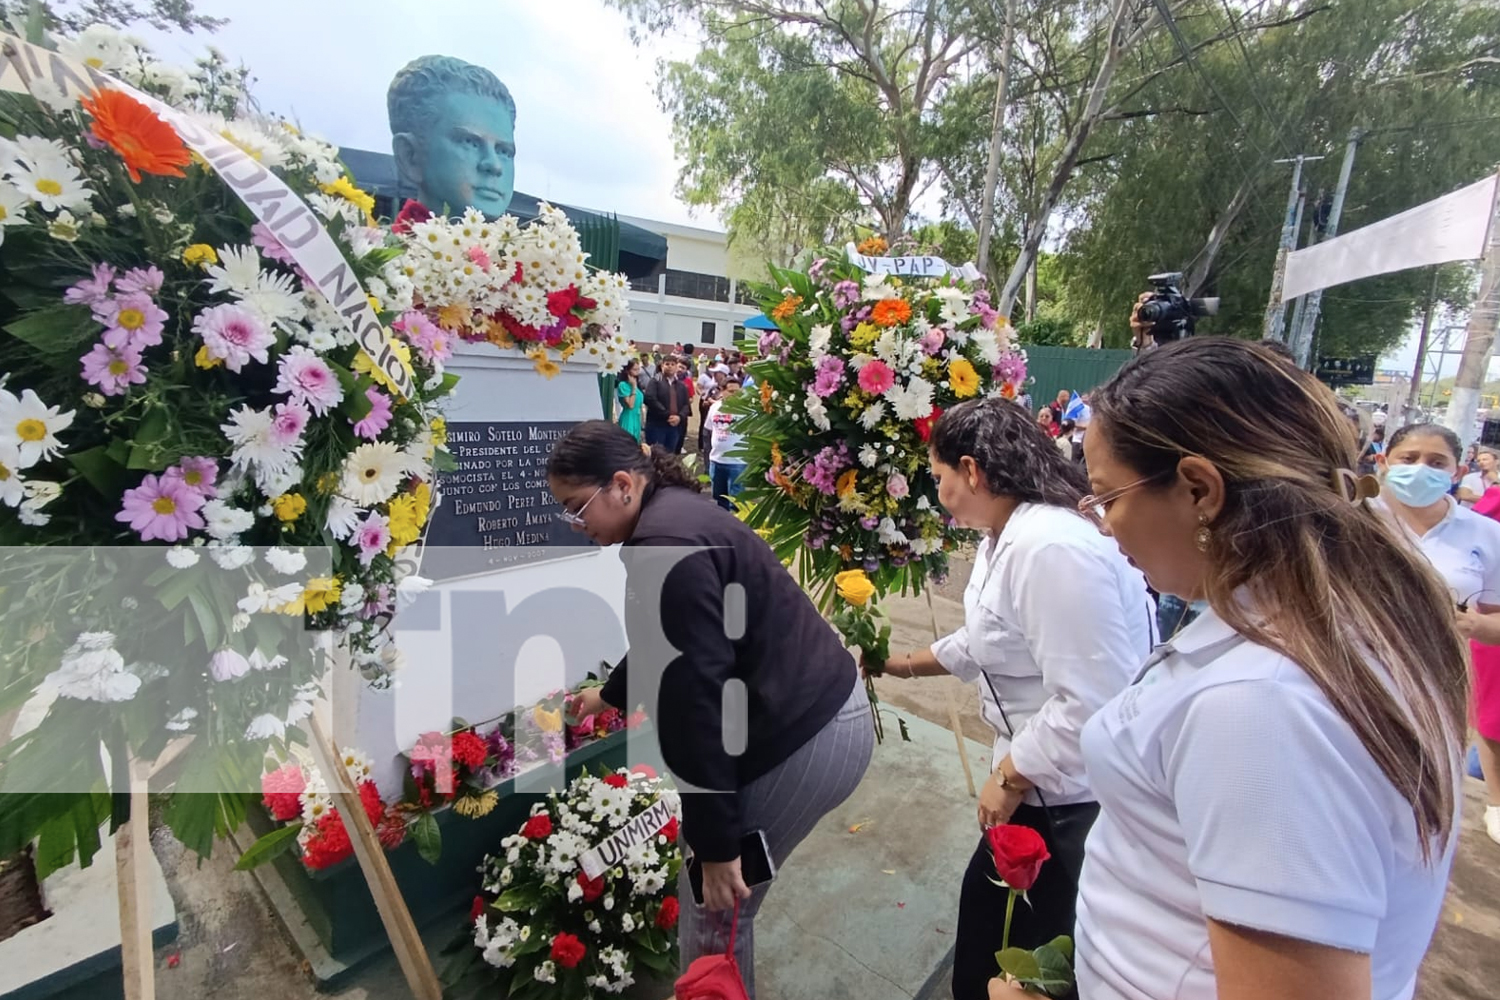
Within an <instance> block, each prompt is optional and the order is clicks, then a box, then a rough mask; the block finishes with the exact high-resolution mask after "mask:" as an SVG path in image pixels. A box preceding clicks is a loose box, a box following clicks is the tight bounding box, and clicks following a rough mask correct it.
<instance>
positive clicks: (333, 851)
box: [236, 747, 407, 871]
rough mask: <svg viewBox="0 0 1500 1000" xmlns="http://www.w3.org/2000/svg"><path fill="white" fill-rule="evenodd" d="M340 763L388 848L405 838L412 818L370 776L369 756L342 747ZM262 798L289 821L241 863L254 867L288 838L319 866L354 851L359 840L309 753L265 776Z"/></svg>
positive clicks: (268, 807) (309, 864)
mask: <svg viewBox="0 0 1500 1000" xmlns="http://www.w3.org/2000/svg"><path fill="white" fill-rule="evenodd" d="M340 763H342V765H343V767H344V769H345V770H346V771H348V773H349V780H350V781H351V782H353V783H354V787H355V788H356V789H357V790H358V791H359V800H360V804H361V805H363V806H364V810H365V815H366V816H367V817H369V820H370V825H371V826H373V827H374V828H375V833H376V835H377V836H378V837H379V838H380V842H381V844H383V845H384V846H385V848H386V850H390V849H392V848H395V847H398V846H400V844H401V843H402V842H403V841H404V840H405V839H406V828H407V821H406V817H405V816H404V814H403V811H402V810H401V809H400V808H399V806H397V805H396V804H395V803H387V802H385V801H383V800H382V799H381V798H380V789H378V788H377V787H375V782H374V781H372V780H371V779H370V758H369V757H368V756H367V755H366V754H364V753H361V752H360V751H359V750H356V749H355V748H353V747H345V748H344V749H343V750H342V751H340ZM261 796H262V797H261V801H262V804H263V805H264V806H265V808H266V811H267V812H269V813H270V814H271V816H272V818H273V819H276V820H278V821H281V822H284V823H286V824H287V825H286V826H285V827H283V828H282V829H280V830H278V831H276V832H275V833H273V834H271V835H270V836H268V837H265V838H262V839H261V840H260V841H257V842H256V844H255V845H252V849H251V850H249V851H246V852H245V854H244V855H242V856H241V857H240V861H239V863H238V864H237V866H236V867H238V868H241V869H247V868H252V867H254V866H255V865H256V864H259V863H260V861H262V860H266V859H267V858H269V857H271V856H274V854H276V853H280V849H281V848H282V845H283V842H287V843H286V846H290V840H291V839H292V838H295V839H296V843H297V846H298V847H299V848H300V849H301V852H302V863H303V864H305V865H306V866H307V867H308V868H310V869H313V870H315V871H316V870H318V869H322V868H328V867H330V866H332V865H335V864H337V863H338V862H340V861H343V860H344V859H345V858H347V857H350V856H351V855H352V854H353V853H354V844H353V842H352V841H351V840H350V838H349V830H348V828H347V827H345V826H344V819H343V817H342V816H340V815H339V811H338V809H337V807H335V806H334V804H333V797H332V795H331V794H330V790H329V788H328V783H327V782H326V781H325V780H324V778H323V775H322V774H321V773H320V772H319V771H318V769H317V767H315V766H314V765H313V764H312V763H311V762H310V761H308V760H307V759H305V757H299V758H298V759H294V760H290V761H287V762H286V763H284V764H281V765H280V766H278V767H275V768H273V769H271V770H268V771H266V773H265V774H264V775H262V776H261Z"/></svg>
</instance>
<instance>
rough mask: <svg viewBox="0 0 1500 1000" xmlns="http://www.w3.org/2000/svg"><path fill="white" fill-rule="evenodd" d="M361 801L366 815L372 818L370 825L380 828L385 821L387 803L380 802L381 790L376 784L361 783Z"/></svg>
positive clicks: (371, 782)
mask: <svg viewBox="0 0 1500 1000" xmlns="http://www.w3.org/2000/svg"><path fill="white" fill-rule="evenodd" d="M359 801H360V803H361V804H362V805H363V806H364V807H365V815H366V816H368V817H370V825H371V826H379V825H380V821H381V820H383V819H385V803H384V802H382V801H380V789H379V788H377V787H375V782H373V781H361V782H360V783H359Z"/></svg>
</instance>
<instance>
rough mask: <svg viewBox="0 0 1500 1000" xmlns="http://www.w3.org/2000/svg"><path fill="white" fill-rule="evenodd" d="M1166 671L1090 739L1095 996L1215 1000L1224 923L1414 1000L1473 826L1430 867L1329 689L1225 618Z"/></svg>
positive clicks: (1193, 639)
mask: <svg viewBox="0 0 1500 1000" xmlns="http://www.w3.org/2000/svg"><path fill="white" fill-rule="evenodd" d="M1158 653H1159V654H1163V653H1164V658H1163V659H1161V660H1160V662H1158V663H1156V664H1155V665H1154V666H1151V667H1150V668H1149V670H1148V671H1147V672H1146V673H1145V675H1144V677H1143V678H1142V679H1141V681H1140V682H1139V683H1137V684H1134V685H1132V686H1131V687H1129V688H1128V689H1126V690H1125V691H1124V692H1122V693H1121V694H1120V695H1119V696H1118V697H1117V698H1115V699H1114V700H1113V701H1111V702H1110V703H1109V704H1108V705H1106V706H1105V707H1104V708H1103V710H1101V711H1100V712H1099V713H1098V714H1097V715H1095V716H1094V717H1093V718H1092V719H1091V720H1089V723H1088V725H1087V726H1086V727H1085V728H1084V733H1083V753H1084V758H1085V760H1086V761H1087V763H1088V773H1089V779H1090V780H1091V781H1092V782H1093V785H1094V791H1095V792H1096V793H1097V794H1098V797H1099V803H1100V805H1101V807H1102V809H1101V812H1100V816H1099V820H1098V822H1097V823H1095V824H1094V828H1093V830H1092V831H1091V833H1090V834H1089V839H1088V844H1087V854H1086V856H1085V860H1084V865H1083V875H1082V878H1081V881H1080V885H1079V895H1078V934H1077V939H1078V948H1077V955H1078V967H1077V971H1078V987H1079V996H1080V997H1082V998H1083V1000H1168V998H1171V1000H1214V998H1215V997H1216V996H1217V986H1216V983H1215V979H1214V966H1213V955H1212V954H1211V952H1210V949H1209V944H1208V925H1207V923H1206V920H1207V919H1208V918H1210V917H1212V918H1213V919H1215V920H1219V921H1221V922H1225V923H1231V924H1236V925H1239V926H1243V927H1250V928H1254V929H1257V930H1263V931H1268V932H1271V933H1276V934H1282V935H1285V936H1287V937H1292V938H1298V939H1301V940H1306V941H1314V942H1317V943H1319V944H1324V945H1329V946H1332V947H1335V948H1341V949H1345V950H1348V951H1355V952H1360V953H1362V954H1368V955H1370V956H1371V972H1372V978H1373V983H1374V989H1373V991H1372V993H1371V997H1372V1000H1407V998H1409V997H1411V996H1412V994H1413V992H1414V990H1415V988H1416V976H1417V967H1418V965H1419V964H1420V963H1421V961H1422V956H1423V954H1424V953H1425V952H1426V950H1427V945H1428V943H1429V941H1430V940H1431V938H1432V932H1433V929H1434V928H1435V927H1436V925H1437V919H1438V915H1439V912H1440V910H1441V908H1442V903H1443V893H1444V889H1445V888H1446V886H1447V883H1448V872H1449V869H1450V868H1451V867H1452V864H1453V849H1454V845H1455V843H1456V842H1457V839H1458V838H1457V835H1456V834H1457V829H1458V817H1457V816H1456V815H1455V817H1454V831H1455V835H1454V836H1453V837H1450V838H1449V841H1448V844H1447V849H1446V850H1444V851H1442V852H1441V853H1436V854H1435V855H1434V858H1433V863H1432V864H1431V865H1425V864H1424V863H1423V862H1422V858H1421V851H1420V845H1419V843H1418V839H1417V828H1416V822H1415V820H1414V819H1413V817H1412V810H1411V804H1410V803H1408V802H1407V801H1406V800H1405V799H1404V798H1403V797H1402V796H1401V795H1400V794H1399V793H1398V792H1397V791H1396V789H1395V787H1394V786H1393V785H1392V784H1391V783H1390V782H1389V781H1388V780H1386V777H1385V775H1384V774H1383V773H1382V772H1381V770H1380V768H1379V767H1377V766H1376V764H1375V761H1374V759H1373V758H1372V757H1371V756H1370V754H1369V753H1368V752H1367V751H1366V750H1365V749H1364V747H1363V746H1362V745H1361V744H1360V742H1359V739H1358V738H1357V737H1356V736H1355V734H1354V730H1353V729H1351V728H1350V727H1349V725H1348V724H1347V723H1346V722H1344V720H1343V719H1342V717H1340V716H1339V715H1338V713H1337V712H1336V711H1335V710H1334V708H1333V706H1332V705H1331V704H1330V703H1329V701H1328V699H1327V698H1326V697H1324V695H1323V693H1322V692H1321V691H1320V690H1319V689H1318V687H1317V685H1316V684H1314V683H1313V681H1312V679H1311V678H1309V677H1308V676H1307V674H1306V673H1305V672H1304V671H1303V670H1302V668H1301V667H1299V666H1297V665H1296V664H1295V663H1293V662H1292V661H1291V660H1289V659H1287V658H1285V657H1283V656H1281V655H1280V654H1278V653H1276V652H1274V651H1272V650H1270V649H1267V648H1265V647H1263V646H1257V645H1254V644H1252V643H1250V642H1248V641H1246V640H1244V639H1241V638H1240V637H1239V636H1237V635H1236V634H1235V633H1234V631H1233V630H1231V629H1230V627H1229V626H1228V625H1227V624H1225V623H1224V621H1223V620H1222V619H1221V618H1219V616H1218V615H1216V614H1215V613H1214V612H1213V611H1211V610H1210V611H1206V612H1204V614H1203V615H1202V617H1200V618H1199V619H1198V620H1197V621H1195V622H1193V623H1192V624H1191V625H1189V626H1188V627H1187V628H1186V629H1184V630H1183V631H1182V632H1181V633H1179V634H1178V636H1177V637H1176V638H1175V639H1173V640H1172V643H1171V644H1170V645H1169V646H1164V647H1162V650H1160V651H1158ZM1152 659H1153V660H1155V659H1156V657H1152ZM1149 662H1151V661H1148V663H1149ZM1461 780H1462V779H1461V776H1460V773H1459V770H1458V759H1457V757H1456V756H1455V758H1454V761H1453V783H1454V788H1455V789H1458V787H1459V782H1460V781H1461ZM1455 798H1456V800H1457V801H1458V802H1459V803H1461V802H1462V800H1463V796H1462V794H1461V793H1456V795H1455Z"/></svg>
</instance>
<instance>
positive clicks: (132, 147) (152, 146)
mask: <svg viewBox="0 0 1500 1000" xmlns="http://www.w3.org/2000/svg"><path fill="white" fill-rule="evenodd" d="M82 104H83V107H84V110H86V111H87V112H88V113H89V114H90V115H91V116H92V117H93V119H94V129H93V131H94V136H95V138H97V139H98V140H99V141H100V142H103V143H105V144H107V145H108V146H109V147H110V148H111V149H113V150H114V151H115V152H116V153H119V154H120V159H122V160H124V161H125V169H126V170H128V171H130V179H131V180H133V181H135V182H136V183H137V184H139V183H140V182H141V174H142V173H143V172H144V173H148V174H158V175H160V176H162V177H186V176H187V175H186V174H184V173H183V172H182V168H183V167H185V166H187V165H188V164H189V163H191V162H193V158H192V156H191V155H190V154H189V153H188V149H187V147H186V146H184V145H183V144H182V138H181V137H180V136H179V135H178V134H177V132H176V131H175V130H174V129H173V128H172V126H170V125H168V124H167V123H166V122H164V121H162V120H161V119H160V118H158V117H156V114H155V112H153V111H152V110H151V109H150V108H148V107H146V105H144V104H142V103H141V102H140V101H137V100H136V99H135V98H134V97H131V96H130V95H129V94H122V93H121V92H120V91H118V90H96V91H94V93H93V94H91V95H90V96H88V97H85V98H84V99H83V101H82Z"/></svg>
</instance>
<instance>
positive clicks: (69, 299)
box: [63, 264, 115, 306]
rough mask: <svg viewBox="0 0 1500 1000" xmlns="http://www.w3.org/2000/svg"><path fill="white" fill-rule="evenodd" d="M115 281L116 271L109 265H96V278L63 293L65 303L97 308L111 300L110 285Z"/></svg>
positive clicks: (87, 279) (84, 280)
mask: <svg viewBox="0 0 1500 1000" xmlns="http://www.w3.org/2000/svg"><path fill="white" fill-rule="evenodd" d="M114 280H115V269H114V268H113V267H111V266H110V265H108V264H95V265H94V276H93V277H92V278H84V279H83V280H82V281H80V282H79V283H78V284H76V285H74V286H73V287H72V288H69V289H68V290H67V291H66V292H63V301H64V302H66V303H68V304H69V305H85V306H96V305H98V304H99V303H101V302H103V301H104V300H105V299H107V298H109V283H110V282H111V281H114Z"/></svg>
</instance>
